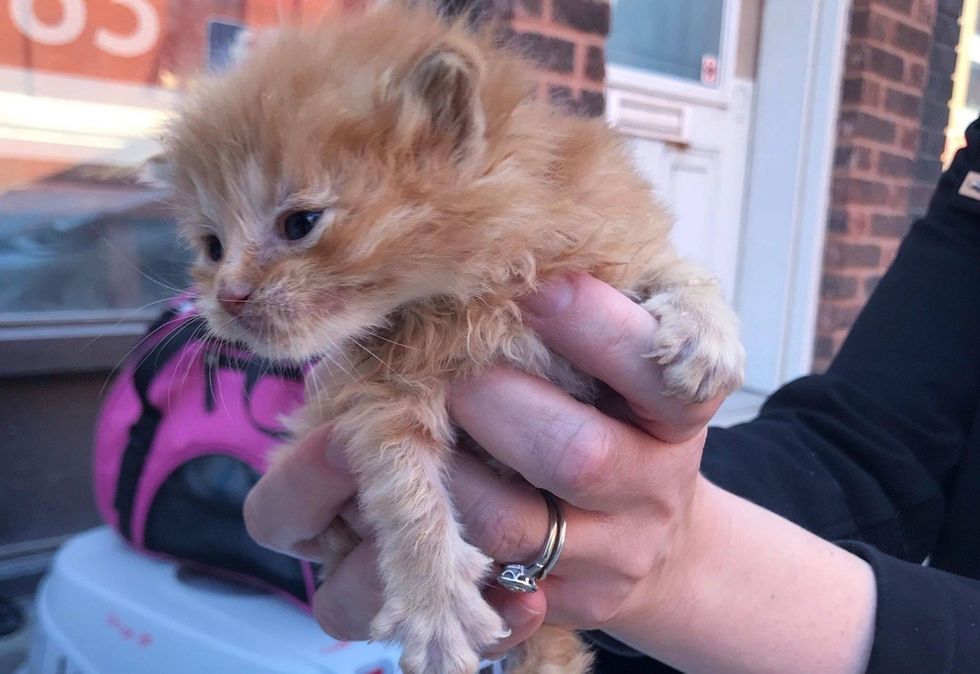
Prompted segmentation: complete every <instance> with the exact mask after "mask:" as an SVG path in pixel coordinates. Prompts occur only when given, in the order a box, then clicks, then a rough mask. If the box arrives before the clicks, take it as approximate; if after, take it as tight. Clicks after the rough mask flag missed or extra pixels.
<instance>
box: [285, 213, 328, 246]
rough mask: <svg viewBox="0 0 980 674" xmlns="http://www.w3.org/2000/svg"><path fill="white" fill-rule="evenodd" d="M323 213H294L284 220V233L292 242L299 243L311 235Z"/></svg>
mask: <svg viewBox="0 0 980 674" xmlns="http://www.w3.org/2000/svg"><path fill="white" fill-rule="evenodd" d="M322 213H323V211H294V212H292V213H289V214H287V215H286V217H284V218H283V220H282V233H283V236H285V237H286V238H287V239H289V240H290V241H299V240H300V239H302V238H303V237H304V236H306V235H307V234H309V233H310V232H311V231H312V230H313V227H314V226H315V225H316V221H317V220H319V219H320V215H322Z"/></svg>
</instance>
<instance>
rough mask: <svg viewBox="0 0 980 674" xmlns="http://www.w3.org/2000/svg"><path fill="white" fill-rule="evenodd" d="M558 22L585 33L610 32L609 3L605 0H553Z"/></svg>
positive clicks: (554, 12) (553, 11) (600, 33)
mask: <svg viewBox="0 0 980 674" xmlns="http://www.w3.org/2000/svg"><path fill="white" fill-rule="evenodd" d="M552 3H553V4H552V14H553V15H554V18H555V21H557V22H558V23H561V24H564V25H566V26H570V27H571V28H575V29H576V30H580V31H582V32H585V33H597V34H599V35H606V34H608V33H609V3H608V2H604V0H552Z"/></svg>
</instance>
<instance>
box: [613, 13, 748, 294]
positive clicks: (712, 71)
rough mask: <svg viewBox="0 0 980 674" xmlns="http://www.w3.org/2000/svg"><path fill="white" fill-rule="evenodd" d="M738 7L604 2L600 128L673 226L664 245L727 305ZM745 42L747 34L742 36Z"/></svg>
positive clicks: (739, 158) (734, 234)
mask: <svg viewBox="0 0 980 674" xmlns="http://www.w3.org/2000/svg"><path fill="white" fill-rule="evenodd" d="M741 5H742V2H741V1H740V0H657V1H656V2H651V0H613V3H612V18H613V20H612V30H611V33H610V36H609V40H608V43H607V48H606V53H607V60H608V62H609V66H608V72H607V80H606V83H607V95H608V104H607V118H608V120H609V122H610V123H611V124H612V125H613V126H615V127H616V128H618V129H619V130H620V131H621V132H623V133H624V134H627V135H628V136H630V142H631V145H632V148H633V150H634V156H635V158H636V160H637V162H638V164H639V167H640V169H641V170H642V171H643V172H644V173H645V174H646V176H647V177H648V179H649V180H650V182H651V183H652V185H653V186H654V189H655V190H656V192H657V193H658V194H659V195H660V197H661V198H662V199H663V200H664V201H665V202H666V203H667V205H668V206H669V207H670V208H671V209H672V211H673V212H674V215H675V217H676V218H677V224H676V227H675V230H674V243H675V244H676V246H677V247H678V249H679V250H680V252H681V253H682V254H683V255H686V256H688V257H690V258H692V259H694V260H696V261H697V262H699V263H701V264H702V265H703V266H704V267H706V268H707V269H709V270H710V271H711V272H713V273H714V274H715V275H717V276H718V278H719V279H720V280H721V283H722V287H723V288H724V290H725V295H726V297H727V298H728V300H729V301H732V300H733V299H734V292H735V282H736V273H737V262H738V248H739V232H740V231H741V216H742V202H743V194H744V192H745V176H746V164H747V146H748V138H749V131H750V123H751V109H752V82H751V81H750V80H748V79H736V76H735V72H736V71H735V59H736V48H737V41H738V38H739V30H738V27H739V19H740V15H741V12H740V10H741ZM749 34H750V35H751V36H752V37H751V39H753V40H754V39H755V38H754V35H755V32H754V31H749Z"/></svg>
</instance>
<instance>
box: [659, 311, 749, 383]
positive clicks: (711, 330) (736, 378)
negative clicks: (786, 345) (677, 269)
mask: <svg viewBox="0 0 980 674" xmlns="http://www.w3.org/2000/svg"><path fill="white" fill-rule="evenodd" d="M682 297H683V296H680V295H679V294H678V293H676V292H665V293H660V294H657V295H654V296H653V297H652V298H650V299H649V300H647V301H646V302H645V303H644V304H643V307H644V308H645V309H647V311H649V312H650V313H651V314H653V315H654V316H655V317H656V318H657V320H658V321H659V323H660V326H659V329H658V330H657V334H656V337H655V338H654V344H653V349H651V351H650V353H648V354H646V356H647V357H648V358H653V359H654V360H655V361H657V363H659V364H660V365H662V366H663V385H664V393H665V394H667V395H670V396H673V397H676V398H679V399H681V400H686V401H690V402H704V401H705V400H708V399H710V398H713V397H714V396H716V395H718V394H719V393H726V394H727V393H731V392H732V391H735V390H736V389H738V388H739V387H740V386H741V385H742V380H743V377H744V370H745V350H744V349H743V348H742V344H741V342H740V341H739V338H738V319H737V318H736V317H735V314H734V313H733V312H732V310H731V309H729V308H728V306H727V305H725V304H724V302H722V301H721V298H720V297H718V298H717V299H714V298H710V297H700V298H697V299H698V300H700V301H697V302H693V303H691V304H687V303H685V302H683V301H679V300H681V299H682Z"/></svg>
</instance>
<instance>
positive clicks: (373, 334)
mask: <svg viewBox="0 0 980 674" xmlns="http://www.w3.org/2000/svg"><path fill="white" fill-rule="evenodd" d="M364 332H366V333H367V334H368V335H370V336H371V337H374V338H375V339H380V340H381V341H383V342H388V343H389V344H394V345H395V346H400V347H402V348H404V349H411V350H412V351H417V350H418V347H417V346H411V345H410V344H402V343H401V342H396V341H395V340H393V339H388V338H387V337H383V336H381V335H379V334H378V333H376V332H373V331H371V330H368V329H367V328H365V329H364Z"/></svg>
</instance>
